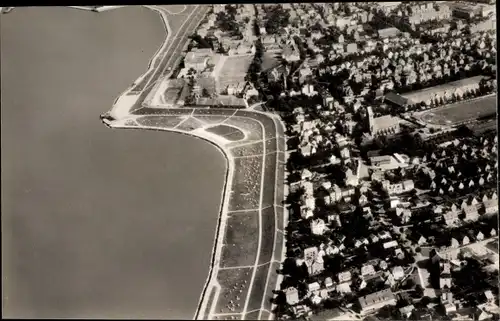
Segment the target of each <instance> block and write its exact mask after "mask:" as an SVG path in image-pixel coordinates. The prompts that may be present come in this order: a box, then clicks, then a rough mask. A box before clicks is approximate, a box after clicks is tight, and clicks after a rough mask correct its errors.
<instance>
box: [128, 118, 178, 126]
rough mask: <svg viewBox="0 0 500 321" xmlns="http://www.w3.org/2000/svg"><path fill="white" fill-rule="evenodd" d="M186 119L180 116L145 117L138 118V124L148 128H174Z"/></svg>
mask: <svg viewBox="0 0 500 321" xmlns="http://www.w3.org/2000/svg"><path fill="white" fill-rule="evenodd" d="M184 119H185V118H183V117H179V116H144V117H138V118H137V123H138V124H139V125H141V126H147V127H160V128H173V127H175V126H177V125H178V124H180V123H181V122H182V121H183V120H184Z"/></svg>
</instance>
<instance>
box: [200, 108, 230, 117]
mask: <svg viewBox="0 0 500 321" xmlns="http://www.w3.org/2000/svg"><path fill="white" fill-rule="evenodd" d="M233 114H234V109H227V108H197V109H195V110H194V114H193V116H210V115H212V116H218V117H220V116H227V117H229V116H232V115H233Z"/></svg>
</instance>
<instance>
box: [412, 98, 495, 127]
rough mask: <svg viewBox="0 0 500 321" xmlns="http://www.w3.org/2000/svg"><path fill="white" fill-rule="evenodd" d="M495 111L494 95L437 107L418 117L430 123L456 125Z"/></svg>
mask: <svg viewBox="0 0 500 321" xmlns="http://www.w3.org/2000/svg"><path fill="white" fill-rule="evenodd" d="M495 112H496V95H495V96H488V97H486V98H478V99H474V100H470V101H466V102H459V103H456V104H452V105H448V106H443V107H438V108H435V109H432V110H429V111H426V112H424V113H423V114H421V115H420V117H419V118H420V119H421V120H422V121H424V122H426V123H428V124H431V125H441V126H446V125H458V124H461V123H464V122H468V121H472V120H474V119H477V118H480V117H484V116H488V115H490V114H494V113H495Z"/></svg>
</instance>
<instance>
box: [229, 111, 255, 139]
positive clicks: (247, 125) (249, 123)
mask: <svg viewBox="0 0 500 321" xmlns="http://www.w3.org/2000/svg"><path fill="white" fill-rule="evenodd" d="M225 124H228V125H233V126H235V127H238V128H241V129H242V130H244V131H245V132H246V133H247V136H248V138H247V139H248V140H256V141H260V140H262V126H261V125H260V124H259V122H258V121H255V120H253V119H249V118H244V117H237V116H233V117H231V118H230V119H228V120H227V121H226V122H225Z"/></svg>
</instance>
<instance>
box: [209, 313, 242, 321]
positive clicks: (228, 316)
mask: <svg viewBox="0 0 500 321" xmlns="http://www.w3.org/2000/svg"><path fill="white" fill-rule="evenodd" d="M242 316H243V315H242V314H241V313H235V314H223V315H214V316H213V319H214V320H241V317H242Z"/></svg>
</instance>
